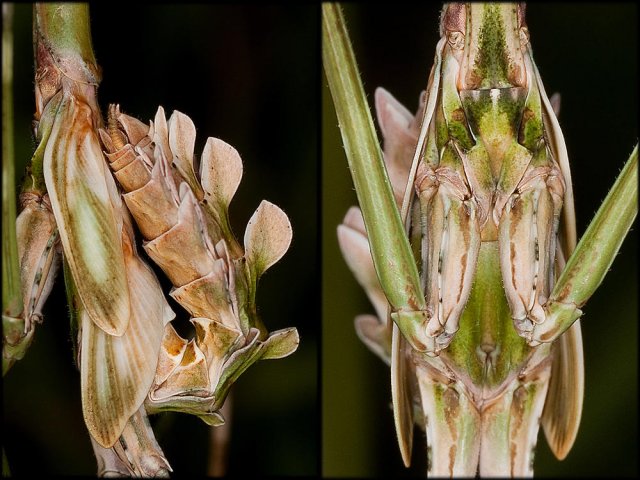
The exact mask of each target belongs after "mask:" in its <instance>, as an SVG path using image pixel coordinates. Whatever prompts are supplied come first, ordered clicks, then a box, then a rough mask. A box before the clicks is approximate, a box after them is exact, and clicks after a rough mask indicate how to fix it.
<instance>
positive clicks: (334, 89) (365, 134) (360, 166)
mask: <svg viewBox="0 0 640 480" xmlns="http://www.w3.org/2000/svg"><path fill="white" fill-rule="evenodd" d="M322 60H323V64H324V69H325V73H326V76H327V80H328V82H329V88H330V90H331V95H332V96H333V103H334V105H335V107H336V113H337V115H338V121H339V122H340V131H341V133H342V139H343V142H344V146H345V150H346V153H347V159H348V161H349V168H350V169H351V175H352V176H353V183H354V185H355V187H356V192H357V194H358V202H359V203H360V207H361V209H362V215H363V217H364V222H365V225H366V228H367V235H368V236H369V243H370V245H371V254H372V257H373V263H374V265H375V269H376V273H377V275H378V278H379V280H380V284H381V285H382V286H383V289H384V292H385V294H386V296H387V299H388V300H389V303H390V304H391V306H392V309H393V310H395V311H411V310H424V309H425V308H426V305H425V301H424V297H423V295H422V293H421V289H420V280H419V277H418V268H417V266H416V263H415V260H414V257H413V254H412V251H411V247H410V245H409V240H408V238H407V235H406V232H405V228H404V225H403V223H402V220H401V218H400V213H399V212H398V208H397V206H396V203H395V199H394V197H393V192H392V189H391V185H390V183H389V178H388V176H387V171H386V169H385V166H384V160H383V158H382V152H381V150H380V145H379V143H378V139H377V136H376V133H375V129H374V126H373V120H372V118H371V113H370V111H369V107H368V105H367V101H366V97H365V94H364V89H363V87H362V82H361V80H360V76H359V74H358V69H357V65H356V60H355V56H354V54H353V50H352V48H351V42H350V41H349V36H348V33H347V29H346V26H345V22H344V18H343V16H342V10H341V8H340V6H339V5H338V4H335V3H323V5H322ZM390 287H391V288H390ZM394 287H395V288H394Z"/></svg>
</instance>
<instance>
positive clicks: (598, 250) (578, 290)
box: [527, 145, 638, 346]
mask: <svg viewBox="0 0 640 480" xmlns="http://www.w3.org/2000/svg"><path fill="white" fill-rule="evenodd" d="M637 213H638V146H637V145H636V147H635V149H634V150H633V152H632V153H631V156H630V157H629V159H628V160H627V163H626V164H625V166H624V168H623V169H622V172H620V175H619V176H618V179H617V180H616V183H615V184H614V185H613V187H612V188H611V190H610V191H609V194H608V195H607V198H605V200H604V202H602V205H601V206H600V208H599V209H598V212H597V213H596V215H595V217H594V219H593V221H592V222H591V224H590V225H589V227H588V228H587V231H586V232H585V234H584V236H583V237H582V238H581V239H580V242H579V243H578V246H577V247H576V249H575V251H574V252H573V254H572V255H571V257H570V258H569V260H568V261H567V265H566V267H565V268H564V270H563V271H562V274H561V275H560V277H559V278H558V281H557V283H556V285H555V287H554V289H553V291H552V292H551V296H550V297H549V300H548V302H547V304H546V305H545V307H544V309H545V313H546V318H545V320H544V321H543V322H541V323H540V324H538V325H536V326H535V327H534V329H533V331H532V332H531V334H530V336H529V338H527V339H528V341H529V344H530V345H532V346H534V345H538V344H539V343H541V342H553V341H554V340H556V339H557V338H558V337H559V336H560V335H562V334H563V333H564V332H565V331H566V330H567V329H568V328H569V327H571V325H573V323H574V322H575V321H576V320H577V319H578V318H580V316H581V315H582V311H581V310H580V307H582V306H583V305H584V304H585V303H586V302H587V300H589V298H590V297H591V295H593V293H594V292H595V291H596V289H597V288H598V287H599V286H600V283H602V280H603V279H604V276H605V275H606V273H607V272H608V271H609V268H610V267H611V264H612V263H613V259H614V258H615V256H616V254H617V253H618V250H619V249H620V246H621V245H622V242H623V240H624V238H625V237H626V235H627V232H628V231H629V229H630V228H631V225H632V224H633V221H634V220H635V218H636V215H637Z"/></svg>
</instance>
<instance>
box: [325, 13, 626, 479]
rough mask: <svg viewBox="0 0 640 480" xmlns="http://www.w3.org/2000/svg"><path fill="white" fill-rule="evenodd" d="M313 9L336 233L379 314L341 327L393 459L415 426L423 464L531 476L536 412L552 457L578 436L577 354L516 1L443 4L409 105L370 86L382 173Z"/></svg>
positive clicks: (332, 20) (561, 218) (567, 200)
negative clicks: (340, 155)
mask: <svg viewBox="0 0 640 480" xmlns="http://www.w3.org/2000/svg"><path fill="white" fill-rule="evenodd" d="M323 14H324V18H323V28H324V29H325V30H324V34H325V36H324V38H323V40H324V44H323V59H324V62H325V70H326V71H327V77H328V79H329V84H330V87H331V90H332V94H333V96H334V102H335V104H336V111H337V113H338V118H339V120H340V123H341V127H342V129H343V138H344V141H345V147H346V149H347V154H348V156H349V160H350V165H351V167H352V174H353V176H354V183H355V185H356V190H357V192H358V198H359V201H360V205H361V208H362V215H361V214H360V211H359V210H357V209H352V210H350V211H349V213H348V214H347V216H346V217H345V220H344V222H343V225H342V226H340V227H339V229H338V235H339V240H340V244H341V248H342V250H343V254H344V255H345V259H346V260H347V263H348V264H349V266H350V268H351V269H352V270H353V272H354V274H355V275H356V278H357V279H358V281H359V282H360V283H361V284H362V285H363V286H364V288H365V290H366V291H367V293H368V295H369V298H370V299H371V301H372V302H373V303H374V306H375V307H376V312H377V314H378V318H379V319H380V320H378V319H377V318H376V317H373V316H360V317H358V318H356V329H357V331H358V334H359V336H360V337H361V339H362V340H363V341H365V343H366V344H367V345H368V346H369V347H370V348H371V349H372V350H373V351H374V352H376V353H377V354H378V355H379V356H381V357H382V358H383V359H384V360H386V361H387V362H388V363H390V364H391V370H392V393H393V404H394V416H395V420H396V429H397V432H398V440H399V443H400V449H401V452H402V457H403V459H404V461H405V463H407V464H408V462H409V459H410V453H411V439H412V433H411V432H412V428H413V423H414V421H415V422H416V423H417V424H418V425H419V426H420V427H421V428H422V429H423V430H425V431H426V437H427V445H428V447H427V448H428V457H429V460H428V472H429V474H434V475H443V476H456V475H475V474H476V473H479V474H480V475H483V476H484V475H488V476H492V475H511V476H524V475H531V474H532V473H533V469H532V466H533V449H534V447H535V445H536V439H537V431H538V425H539V423H538V422H539V419H541V422H542V425H543V427H544V430H545V433H546V435H547V439H548V440H549V443H550V446H551V448H552V451H553V452H554V453H555V454H556V456H558V457H559V458H564V456H566V454H567V453H568V451H569V449H570V448H571V445H572V443H573V441H574V439H575V435H576V433H577V428H578V424H579V421H580V412H581V408H582V396H583V370H582V369H583V363H582V343H581V339H580V330H579V324H578V323H577V322H576V323H573V322H574V321H575V320H576V319H577V318H578V317H579V315H580V312H578V311H577V310H576V309H575V306H576V305H579V306H581V305H582V304H584V302H586V299H587V298H588V296H590V293H589V294H588V295H585V294H584V292H583V291H580V288H579V287H580V286H576V285H571V286H569V287H567V288H565V289H564V290H563V291H562V295H567V297H565V298H560V297H559V296H558V293H559V292H558V290H559V289H558V288H557V284H556V280H557V279H560V280H558V283H559V282H563V279H562V278H561V273H565V275H566V274H567V272H572V271H573V270H571V269H570V268H569V267H566V265H565V263H566V261H567V259H569V258H570V255H571V252H572V251H573V249H574V246H575V236H576V235H575V220H574V213H573V204H572V193H571V178H570V173H569V165H568V159H567V153H566V147H565V145H564V140H563V138H562V132H561V131H560V129H559V125H558V123H557V120H556V115H555V113H554V111H553V110H554V109H553V106H552V104H551V101H550V100H549V98H548V97H547V95H546V93H545V91H544V87H543V85H542V82H541V80H540V75H539V73H538V71H537V68H536V66H535V63H534V62H533V58H532V55H531V48H530V45H529V35H528V31H527V29H526V23H525V21H524V7H523V6H521V5H520V6H518V5H506V4H500V5H481V4H471V5H469V4H467V5H462V4H450V5H446V6H445V8H444V10H443V13H442V17H441V29H440V33H441V37H442V38H441V40H440V42H439V43H438V46H437V47H436V59H435V62H434V67H433V69H432V71H431V75H430V77H429V83H428V86H427V90H426V92H425V94H424V96H423V97H421V101H420V103H419V112H418V114H417V115H416V116H415V117H414V116H413V115H412V114H410V113H409V111H408V110H406V109H405V108H404V107H403V106H402V105H400V104H399V103H398V102H397V101H396V100H395V99H394V98H393V97H392V96H391V95H390V94H388V93H387V92H385V91H383V90H380V89H379V90H378V91H377V92H376V109H377V113H378V119H379V123H380V128H381V131H382V134H383V137H384V143H385V145H384V147H385V148H384V160H385V163H386V170H387V172H388V177H389V182H388V183H387V182H386V181H385V180H384V176H385V175H384V172H383V171H381V170H380V167H379V164H377V163H376V162H375V161H374V160H371V158H374V157H376V155H378V156H379V153H378V152H376V147H375V146H371V147H370V148H369V150H367V149H366V147H365V146H363V145H366V141H369V140H370V138H371V137H370V136H367V140H366V141H362V142H360V143H358V141H357V140H354V138H357V136H356V134H354V131H356V130H357V129H358V128H361V129H366V128H367V121H366V119H362V118H360V117H359V116H358V115H357V113H353V111H356V112H357V111H358V109H359V108H362V107H364V109H366V104H365V103H364V102H362V100H361V98H360V96H359V95H358V94H354V93H353V90H349V93H348V94H346V95H343V91H342V88H344V89H345V90H347V89H348V88H350V86H345V85H346V84H347V83H348V81H347V80H344V79H345V78H347V79H349V80H351V78H352V77H350V76H349V75H350V74H351V71H348V69H349V68H350V67H348V66H346V65H345V64H346V63H348V62H349V61H350V60H351V61H353V58H352V57H351V56H350V55H352V54H350V52H348V47H345V46H344V43H342V42H343V41H344V39H345V38H346V30H344V27H343V25H342V20H341V17H340V13H339V9H338V8H337V7H333V6H329V5H326V6H325V8H324V9H323ZM343 47H344V49H343ZM337 59H340V60H344V59H348V60H347V61H346V62H344V63H338V60H337ZM353 63H355V62H353ZM340 69H342V70H340ZM345 70H346V71H348V73H344V71H345ZM336 71H342V73H343V75H342V77H341V78H340V80H336V78H337V76H336V77H333V76H332V74H333V73H334V72H336ZM356 77H357V74H354V75H353V78H356ZM354 83H355V82H354ZM354 90H355V89H354ZM354 97H355V98H356V101H353V98H354ZM341 102H343V103H345V105H342V104H341ZM358 102H360V103H358ZM346 104H349V106H348V107H347V105H346ZM354 104H355V105H354ZM347 109H349V111H346V110H347ZM367 135H369V134H368V133H367ZM362 136H364V134H363V135H362ZM374 140H375V138H374ZM367 147H368V145H367ZM634 155H636V154H635V153H634ZM364 156H369V157H371V158H368V159H366V160H365V159H364V158H363V157H364ZM635 161H636V160H635V157H633V156H632V159H630V164H629V165H628V167H627V168H628V172H629V174H630V177H632V176H633V175H634V174H635V170H636V168H637V167H636V166H635V164H634V163H633V162H635ZM367 162H368V163H367ZM371 177H374V178H373V179H372V178H371ZM375 182H378V183H375ZM633 182H635V181H633ZM385 183H386V186H385ZM630 185H631V184H630ZM389 187H391V188H389ZM385 189H386V190H387V191H386V192H384V194H379V192H380V191H384V190H385ZM633 195H635V193H634V194H633ZM633 203H635V200H632V203H630V204H629V207H628V208H629V212H630V215H629V217H628V218H626V221H627V222H628V224H627V227H626V228H628V225H630V224H631V222H632V221H633V218H634V217H635V209H634V206H633ZM394 204H397V209H396V208H395V207H396V206H395V205H394ZM386 207H389V208H388V209H386V210H384V208H386ZM394 209H395V210H396V212H395V213H394ZM397 210H400V212H398V211H397ZM386 215H388V217H386ZM363 216H364V221H363ZM613 218H615V216H614V217H613ZM610 221H611V220H610ZM594 223H597V222H594ZM405 228H406V232H407V233H406V236H405V233H404V232H405ZM394 229H395V230H394ZM625 232H626V230H625ZM622 235H624V232H623V233H622ZM367 236H368V239H367ZM401 237H405V238H406V239H407V240H410V241H411V243H410V244H409V242H407V243H406V244H405V243H404V242H403V241H401ZM618 245H619V244H618ZM369 250H371V253H369ZM398 251H399V252H401V253H397V252H398ZM372 257H373V261H372ZM576 258H579V257H578V256H574V257H572V258H571V259H570V260H569V265H570V266H572V265H575V263H576V262H579V261H578V260H576ZM414 259H415V260H414ZM572 261H573V262H574V263H573V264H572V263H571V262H572ZM416 263H417V264H419V265H420V267H419V268H420V270H421V275H420V277H419V278H418V272H417V271H415V272H413V271H411V270H412V269H415V264H416ZM609 264H610V263H609ZM374 266H375V268H374ZM603 274H604V272H603ZM574 275H575V274H574ZM568 276H571V275H570V274H569V275H568ZM600 279H601V277H599V278H598V279H593V280H592V281H593V282H596V283H595V286H597V283H599V281H600ZM554 284H555V285H556V290H554ZM563 285H564V284H563ZM595 286H593V289H595ZM593 289H592V290H591V292H592V291H593ZM419 292H424V293H419ZM576 293H577V294H578V295H581V296H580V298H579V299H578V298H576V297H571V295H574V294H576ZM568 298H570V299H571V300H570V301H566V300H567V299H568ZM556 302H557V303H556ZM554 310H555V311H556V312H554ZM558 311H563V312H561V313H560V314H558V313H557V312H558ZM389 313H390V315H389ZM556 315H557V317H556V319H554V316H556ZM565 315H566V318H565V319H564V320H563V319H561V317H563V316H565ZM567 329H568V330H567ZM548 332H553V334H550V333H548ZM556 339H558V340H557V341H556V342H553V341H554V340H556Z"/></svg>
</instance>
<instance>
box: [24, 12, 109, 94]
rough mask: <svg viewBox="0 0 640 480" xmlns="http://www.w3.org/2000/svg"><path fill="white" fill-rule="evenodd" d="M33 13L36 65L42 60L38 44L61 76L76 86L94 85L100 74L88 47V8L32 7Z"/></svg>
mask: <svg viewBox="0 0 640 480" xmlns="http://www.w3.org/2000/svg"><path fill="white" fill-rule="evenodd" d="M33 13H34V15H33V35H34V39H33V41H34V46H35V48H36V52H35V54H36V62H37V63H39V62H40V61H41V60H42V58H41V55H42V52H40V51H39V45H40V42H42V46H43V47H44V48H45V49H46V50H47V51H48V52H47V53H49V54H50V55H51V56H52V57H53V61H54V62H55V64H56V66H57V67H58V68H59V69H60V70H61V72H62V73H63V74H64V75H66V76H68V77H70V78H72V79H73V80H76V81H78V82H80V83H90V84H97V83H98V82H99V79H100V73H99V69H98V66H97V62H96V57H95V55H94V53H93V45H92V43H91V25H90V23H89V4H87V3H36V4H35V5H34V10H33ZM45 103H46V102H45Z"/></svg>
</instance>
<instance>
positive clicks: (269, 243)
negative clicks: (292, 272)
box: [244, 200, 293, 281]
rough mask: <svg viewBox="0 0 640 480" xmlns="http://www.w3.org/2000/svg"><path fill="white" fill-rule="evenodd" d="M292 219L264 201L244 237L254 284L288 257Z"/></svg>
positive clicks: (250, 221) (246, 255)
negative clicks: (270, 268)
mask: <svg viewBox="0 0 640 480" xmlns="http://www.w3.org/2000/svg"><path fill="white" fill-rule="evenodd" d="M292 235H293V233H292V231H291V223H290V222H289V217H287V215H286V213H284V212H283V211H282V210H281V209H280V208H279V207H277V206H276V205H274V204H273V203H270V202H267V201H266V200H263V201H262V202H261V203H260V206H259V207H258V209H257V210H256V211H255V213H254V214H253V216H252V217H251V219H250V220H249V224H248V225H247V229H246V230H245V234H244V248H245V258H246V260H247V263H248V264H249V267H250V268H251V269H252V270H253V272H254V275H253V278H254V279H255V281H257V280H258V278H260V276H261V275H262V274H263V273H264V271H265V270H267V268H269V267H270V266H271V265H273V264H274V263H276V262H277V261H278V260H280V258H282V256H283V255H284V254H285V252H286V251H287V249H288V248H289V245H290V244H291V237H292Z"/></svg>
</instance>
